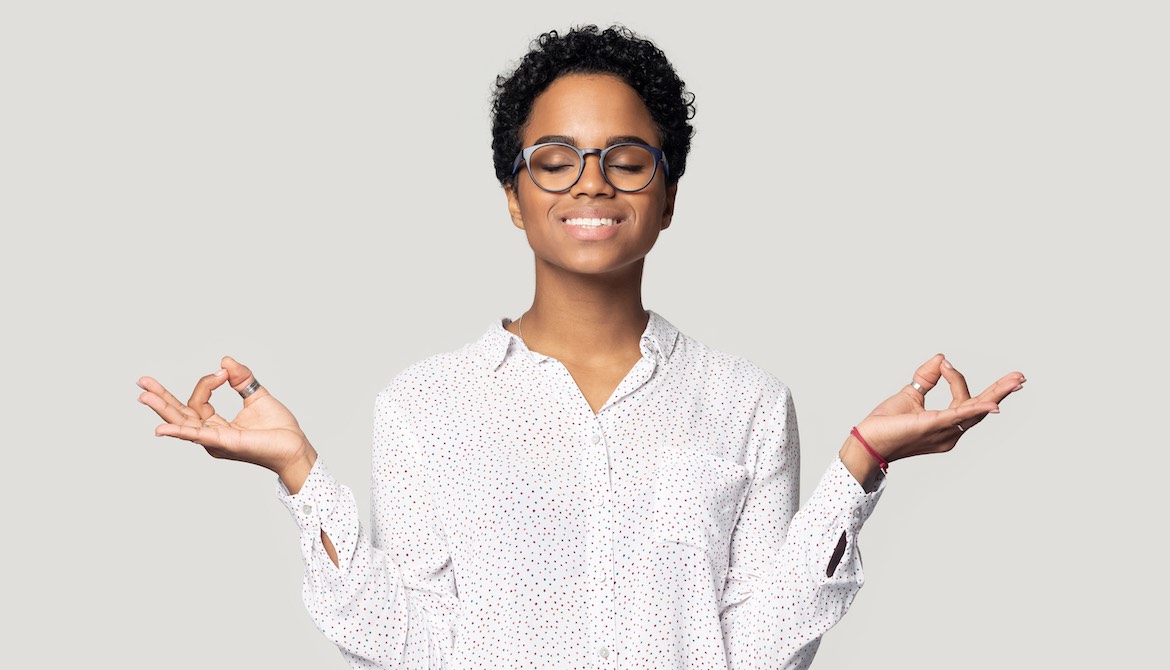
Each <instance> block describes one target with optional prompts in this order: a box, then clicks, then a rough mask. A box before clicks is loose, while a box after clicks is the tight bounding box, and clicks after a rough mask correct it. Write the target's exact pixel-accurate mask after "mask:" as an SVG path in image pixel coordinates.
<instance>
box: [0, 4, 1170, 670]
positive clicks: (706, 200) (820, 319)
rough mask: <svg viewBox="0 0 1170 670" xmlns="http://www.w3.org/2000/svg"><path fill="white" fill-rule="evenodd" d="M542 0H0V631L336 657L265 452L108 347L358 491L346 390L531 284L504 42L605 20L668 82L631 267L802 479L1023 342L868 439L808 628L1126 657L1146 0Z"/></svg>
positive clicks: (1148, 607)
mask: <svg viewBox="0 0 1170 670" xmlns="http://www.w3.org/2000/svg"><path fill="white" fill-rule="evenodd" d="M554 4H558V3H548V2H510V3H506V4H505V3H498V4H492V5H483V6H476V7H462V6H456V5H453V4H449V3H417V4H413V5H412V6H411V8H410V9H405V10H404V9H395V8H392V7H390V6H389V3H323V2H322V3H307V2H257V1H234V2H201V3H162V2H103V3H81V2H74V3H64V2H36V3H32V2H26V3H5V4H4V6H3V9H0V96H2V99H3V102H2V104H0V220H2V221H3V224H4V225H3V230H4V243H3V245H2V250H0V254H3V256H2V260H3V262H2V263H0V272H2V273H3V276H2V277H0V279H2V280H3V281H2V286H3V289H2V290H3V291H4V299H3V304H4V312H5V317H4V323H5V327H4V328H3V337H4V349H3V350H4V352H5V354H6V355H5V359H6V360H5V362H4V368H5V373H6V374H5V377H6V379H5V384H3V387H2V390H0V393H2V394H3V396H2V401H3V402H2V404H0V406H2V407H3V411H4V420H3V424H4V427H5V429H4V433H5V435H4V443H5V447H6V449H5V452H6V453H5V458H4V460H3V463H4V466H5V467H4V474H5V477H4V479H5V482H4V485H3V487H0V495H2V496H3V504H4V508H3V509H4V510H5V516H6V519H7V522H8V527H7V532H6V539H5V540H4V544H3V551H2V552H0V560H2V561H3V563H4V573H3V574H4V576H5V577H6V584H5V586H4V594H3V597H2V598H0V602H2V603H3V604H2V605H0V607H3V610H4V615H5V619H6V621H7V623H6V624H5V637H6V639H7V640H8V641H7V642H5V643H4V645H3V647H4V649H3V651H0V664H3V665H5V666H6V667H18V666H16V665H13V663H14V662H19V663H21V665H20V666H19V667H27V666H37V667H65V666H77V665H88V664H91V663H94V662H96V661H98V660H106V661H109V662H116V663H117V664H118V665H119V666H120V667H128V668H147V667H160V666H165V667H170V668H204V667H233V668H234V667H257V668H276V667H284V668H341V667H343V663H342V661H341V659H340V657H339V655H338V654H337V652H336V650H335V649H334V648H333V647H332V646H331V645H330V643H329V642H328V641H327V640H326V639H325V638H324V637H323V636H321V635H320V634H319V633H318V632H317V631H316V628H315V627H314V626H313V624H312V622H311V620H310V619H309V617H308V614H307V613H306V612H305V611H304V608H303V606H302V605H301V602H300V579H301V571H302V567H301V562H300V555H299V550H298V545H297V536H296V529H295V526H294V525H293V522H292V521H291V520H290V519H289V518H288V516H287V513H286V512H285V511H284V509H283V507H282V506H281V505H280V504H279V503H278V502H277V500H276V498H275V497H274V488H275V477H274V476H273V475H271V474H270V473H268V472H267V471H263V470H260V469H259V468H255V467H252V466H246V465H241V464H237V463H228V462H221V461H216V460H214V459H211V458H209V457H208V456H207V455H206V454H205V453H204V452H203V451H202V450H201V449H200V448H199V447H197V446H193V445H190V444H187V443H182V442H178V441H172V440H167V439H156V438H154V437H153V436H152V430H153V427H154V426H155V424H156V423H157V421H156V419H155V418H154V416H153V414H152V413H151V412H150V411H149V410H148V409H146V408H145V407H142V406H141V405H139V404H138V403H136V402H135V396H136V395H137V393H138V389H137V388H136V387H135V385H134V381H135V379H137V377H138V376H140V375H142V374H151V375H154V376H156V377H157V378H159V379H160V380H162V381H163V382H164V383H165V384H168V385H170V386H171V387H172V388H174V389H175V390H176V391H178V394H179V395H180V396H181V397H184V398H185V397H186V395H187V393H189V389H190V385H191V384H193V383H194V381H195V380H196V379H197V378H198V377H199V376H200V375H203V374H206V373H208V372H211V371H213V370H215V369H216V366H217V362H218V360H219V357H220V356H221V355H223V354H225V353H230V354H233V355H235V356H236V357H237V358H239V359H240V360H242V361H244V362H246V363H248V364H249V365H251V366H252V367H253V368H254V369H255V370H256V371H257V374H258V376H259V378H260V379H261V380H263V382H264V383H265V384H266V386H268V387H269V388H270V389H271V390H272V391H273V392H274V393H275V394H276V395H277V396H278V397H280V398H281V399H282V400H283V401H284V402H285V403H286V404H288V405H289V406H290V407H291V408H292V409H293V410H294V412H295V413H296V414H297V416H298V418H299V419H300V420H301V423H302V425H303V427H304V429H305V430H306V432H307V433H308V435H309V436H310V438H311V439H312V440H313V442H314V444H315V445H316V446H317V448H318V449H319V450H320V451H321V452H322V453H323V454H324V455H325V457H326V458H327V459H328V461H329V462H330V464H331V467H332V469H333V470H334V472H335V474H336V475H337V476H338V477H339V479H341V480H342V481H343V482H346V483H348V484H349V485H351V486H352V487H353V488H354V490H355V492H356V494H357V496H358V499H359V504H360V505H361V508H362V510H363V513H364V514H365V513H368V509H369V506H368V497H369V479H368V477H369V471H368V454H369V439H370V438H369V433H370V420H371V416H372V407H373V397H374V394H375V393H376V392H377V391H378V390H379V389H380V388H381V387H382V386H384V385H385V384H386V383H387V382H389V380H390V379H391V378H392V377H393V376H394V375H395V374H396V373H397V372H398V371H399V370H401V369H402V368H403V367H404V366H406V365H407V364H409V363H411V362H413V361H416V360H418V359H420V358H422V357H424V356H427V355H429V354H432V353H436V352H439V351H445V350H449V349H452V348H455V347H458V346H460V345H461V344H463V343H465V342H467V341H469V340H472V339H474V338H476V337H478V336H479V335H480V333H481V332H482V331H483V329H484V328H485V327H486V326H487V325H488V323H489V322H490V321H491V320H492V319H494V318H498V317H501V316H510V317H513V318H515V317H516V316H518V315H519V313H520V312H521V311H522V310H523V309H524V308H525V307H526V306H527V304H528V301H529V300H530V299H531V291H532V277H531V275H532V260H531V252H530V250H529V249H528V247H527V246H526V244H525V242H524V238H523V236H522V234H521V233H520V231H518V230H516V229H514V228H513V227H512V226H511V223H510V222H509V220H508V217H507V213H506V211H505V207H504V198H503V196H502V194H501V192H500V190H499V187H498V185H497V184H496V183H495V182H494V180H493V176H492V169H491V164H490V150H489V141H490V138H489V133H488V97H489V92H490V85H491V83H492V81H493V78H494V77H495V75H496V74H497V73H499V72H501V71H503V70H505V69H506V68H507V67H508V66H509V64H510V63H511V62H513V60H514V59H516V58H518V57H519V56H520V55H521V54H522V53H523V52H524V50H525V47H526V45H527V43H528V41H529V39H531V38H532V37H534V36H536V35H537V34H539V33H540V32H542V31H544V30H547V29H549V28H561V29H563V28H566V27H568V26H569V25H572V24H575V23H582V22H597V23H602V24H607V23H609V22H612V21H621V22H624V23H626V24H628V25H629V26H631V27H633V28H635V29H636V30H639V31H641V32H643V33H645V34H646V35H648V36H650V37H652V38H653V39H655V40H656V42H657V43H658V44H659V45H660V46H661V47H662V48H663V49H664V50H665V51H666V52H667V54H668V55H669V56H670V57H671V58H672V59H673V61H674V63H675V65H676V66H677V68H678V70H679V71H680V73H681V74H682V76H683V78H684V79H685V80H686V82H687V84H688V85H689V87H690V88H691V90H693V91H694V92H695V93H696V94H697V95H698V107H699V114H698V117H697V119H696V124H697V127H698V135H697V136H696V138H695V141H694V150H693V154H692V156H691V162H690V165H689V169H688V172H687V175H686V176H685V177H684V178H683V180H682V183H681V189H680V194H679V199H678V213H677V215H676V217H675V220H674V224H673V226H672V227H671V228H670V230H668V231H666V233H665V234H664V235H663V237H662V238H661V239H660V242H659V245H658V248H656V249H655V250H654V251H653V252H652V253H651V255H650V257H649V259H648V261H647V281H646V287H645V296H646V305H647V306H648V307H650V308H652V309H655V310H656V311H658V312H660V313H662V314H663V315H664V316H665V317H666V318H668V319H669V320H671V321H672V322H674V323H675V324H676V325H677V326H679V327H680V328H681V329H682V330H684V331H685V332H687V333H689V334H691V335H693V336H695V337H697V338H698V339H700V340H701V341H704V342H706V343H707V344H709V345H711V346H713V347H716V348H718V349H723V350H726V351H731V352H734V353H737V354H741V355H743V356H746V357H748V358H749V359H751V360H753V361H755V362H757V363H759V364H760V365H762V366H763V367H765V368H766V369H768V370H770V371H772V372H774V373H775V374H777V375H778V376H779V377H780V378H781V379H783V380H785V381H786V382H787V383H788V384H789V385H790V386H791V387H792V388H793V390H794V394H795V398H796V401H797V406H798V410H799V414H800V422H801V428H802V435H803V442H804V464H805V469H804V477H803V482H804V486H805V488H804V493H805V495H806V496H807V495H808V493H809V492H810V491H811V490H812V487H813V486H814V485H815V482H816V480H817V479H818V478H819V477H820V475H821V473H822V471H823V470H824V468H825V466H826V465H827V464H828V463H829V461H830V460H831V458H832V457H833V455H834V453H835V451H836V449H837V448H838V446H839V445H840V443H841V441H842V440H843V439H844V437H845V434H846V433H847V431H848V429H849V426H850V425H852V424H853V423H855V422H856V421H857V420H859V419H860V418H861V417H862V416H864V415H865V414H866V412H868V411H869V409H870V408H871V407H872V406H873V405H874V404H876V403H877V402H878V401H880V400H881V399H882V398H884V397H885V396H886V395H888V394H889V393H891V392H893V391H895V390H897V389H898V388H899V387H900V386H901V385H902V384H904V383H905V382H906V381H907V380H908V378H909V375H910V373H911V372H912V371H913V369H914V368H915V366H917V365H918V364H919V363H920V362H921V361H922V360H924V359H925V358H927V357H928V356H930V355H931V354H933V353H935V352H936V351H943V352H945V353H946V354H947V355H948V356H949V357H950V358H951V359H952V360H953V361H954V362H955V363H956V365H957V366H959V367H960V369H961V370H963V371H964V372H966V373H967V376H968V378H969V380H970V381H971V384H972V386H973V387H976V388H978V389H982V388H983V387H984V386H985V385H987V384H989V383H990V382H991V381H993V380H994V379H995V378H996V377H998V376H999V375H1001V374H1003V373H1005V372H1008V371H1009V370H1013V369H1020V370H1022V371H1023V372H1025V373H1026V374H1027V376H1028V377H1029V379H1030V382H1029V384H1028V388H1027V389H1026V390H1025V391H1024V392H1023V393H1021V394H1019V395H1018V396H1016V397H1013V398H1011V399H1010V400H1009V401H1007V402H1005V403H1004V407H1003V414H1002V415H1000V416H996V417H991V418H989V420H987V421H986V422H984V423H983V424H982V425H980V426H979V428H978V429H977V430H976V431H975V432H974V433H972V434H971V435H970V436H969V437H968V438H967V439H964V440H963V444H962V445H961V448H960V449H959V450H957V451H956V452H954V453H951V454H948V455H946V456H938V457H929V458H921V459H915V460H913V461H903V462H899V463H896V464H895V465H894V467H893V470H892V473H891V482H890V486H889V488H888V490H887V492H886V495H885V497H884V499H883V500H882V503H881V505H880V506H879V507H878V509H877V512H876V513H875V515H874V517H873V518H872V520H871V521H870V522H869V524H868V525H867V527H866V529H865V531H864V534H863V535H864V539H863V551H864V554H865V565H866V575H867V585H866V587H865V589H864V590H863V591H862V593H861V595H860V596H859V597H858V599H857V601H856V602H855V604H854V607H853V609H852V611H851V612H850V614H849V615H848V616H847V617H846V618H845V620H844V621H843V622H842V623H841V624H840V625H838V626H837V627H836V628H835V629H833V630H832V631H831V632H830V633H829V634H828V635H827V637H826V639H825V643H824V645H823V647H822V651H821V654H820V657H819V660H818V662H817V664H816V665H817V667H819V668H845V667H859V666H863V665H865V666H873V665H875V664H876V665H877V666H878V667H899V668H907V669H909V668H936V667H939V666H945V667H951V668H983V667H1028V666H1034V665H1039V664H1044V665H1060V666H1064V667H1100V666H1102V665H1111V666H1114V667H1125V666H1127V665H1128V666H1141V665H1145V664H1146V662H1145V661H1144V659H1148V658H1149V657H1150V655H1152V654H1153V653H1154V651H1155V649H1160V647H1161V645H1160V640H1159V638H1158V635H1159V633H1160V630H1159V629H1160V628H1161V626H1159V625H1158V624H1159V623H1164V599H1165V597H1166V595H1167V594H1166V587H1165V580H1164V578H1163V576H1162V568H1160V567H1159V566H1160V565H1161V564H1162V560H1163V558H1164V554H1163V552H1162V551H1161V546H1162V544H1163V543H1164V539H1163V537H1162V535H1163V532H1162V527H1161V525H1160V524H1156V523H1154V520H1155V519H1160V518H1161V517H1162V516H1163V515H1161V514H1158V513H1159V512H1161V510H1162V509H1163V508H1164V506H1165V503H1164V501H1165V499H1166V495H1165V493H1164V490H1165V489H1164V482H1163V479H1164V474H1165V472H1166V469H1167V465H1168V459H1167V457H1166V448H1167V447H1166V443H1167V440H1166V433H1165V431H1166V427H1165V421H1164V419H1163V416H1164V412H1162V411H1160V410H1161V407H1162V403H1161V398H1160V393H1157V392H1156V391H1161V390H1162V383H1161V382H1162V380H1163V378H1164V376H1165V374H1166V371H1167V364H1166V347H1165V340H1166V335H1167V333H1166V330H1165V329H1164V327H1163V326H1161V325H1160V324H1161V321H1162V320H1163V317H1164V316H1165V312H1166V309H1165V293H1166V290H1165V289H1166V286H1167V273H1166V271H1165V270H1164V269H1161V268H1163V267H1165V261H1164V259H1163V255H1164V249H1163V247H1162V245H1161V244H1160V242H1161V240H1162V239H1164V232H1163V229H1164V228H1165V226H1166V224H1167V222H1168V221H1170V216H1168V208H1167V200H1166V185H1167V177H1168V176H1170V175H1168V174H1167V173H1168V167H1167V166H1168V163H1167V155H1168V152H1167V150H1168V149H1170V141H1168V139H1170V138H1168V131H1167V124H1166V119H1167V118H1170V104H1168V96H1167V85H1166V84H1167V81H1168V78H1167V71H1166V70H1167V63H1168V62H1170V54H1168V51H1170V50H1168V48H1167V40H1166V35H1167V32H1168V31H1167V29H1168V27H1170V25H1168V21H1167V11H1166V10H1165V9H1164V7H1165V5H1164V3H1155V2H1148V3H1141V2H1117V1H1114V2H1095V3H1090V2H1034V1H1018V0H1017V1H1014V2H981V3H950V2H904V1H899V2H883V3H864V2H833V3H782V4H775V3H773V6H771V7H770V8H769V9H760V8H758V7H750V8H749V7H748V6H746V5H745V6H739V5H737V4H736V3H732V2H719V3H708V4H705V5H702V6H697V7H696V6H691V7H688V8H684V5H683V4H681V3H678V2H661V3H639V4H637V5H636V6H632V5H630V6H627V5H628V3H624V2H622V3H618V2H600V1H599V2H593V3H589V5H588V6H587V7H576V6H574V7H569V8H566V7H563V6H555V7H554ZM456 164H460V165H462V166H463V167H456V168H452V166H453V165H456ZM943 395H945V392H942V393H939V392H936V393H935V394H932V396H931V398H930V403H929V406H932V407H938V406H942V405H944V404H945V402H943V401H942V398H941V397H940V396H943ZM216 398H217V404H218V405H219V407H220V408H221V411H222V412H224V413H226V414H229V415H231V414H233V413H234V408H235V407H237V406H238V405H237V403H238V400H237V399H236V398H233V397H232V394H231V393H230V392H229V393H222V394H218V395H217V396H216ZM1155 515H1158V516H1155Z"/></svg>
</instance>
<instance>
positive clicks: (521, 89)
mask: <svg viewBox="0 0 1170 670" xmlns="http://www.w3.org/2000/svg"><path fill="white" fill-rule="evenodd" d="M592 73H599V74H612V75H616V76H617V77H620V78H621V79H622V80H623V81H625V82H626V83H627V84H629V85H630V87H631V88H633V89H634V91H636V92H637V93H638V96H639V97H640V98H642V101H643V102H645V103H646V107H647V109H649V110H650V117H651V118H652V119H653V120H654V123H655V125H657V126H658V131H659V134H660V135H661V136H662V151H663V153H665V154H666V161H667V164H668V165H669V166H670V174H669V175H668V176H667V183H668V184H673V183H675V182H677V181H678V179H679V177H681V176H682V175H683V172H684V171H686V167H687V152H688V151H689V150H690V148H691V137H692V136H693V135H694V128H692V127H691V124H690V123H689V121H690V120H691V118H693V117H694V115H695V96H694V94H693V93H691V92H689V91H687V90H686V85H685V84H684V83H683V81H682V80H681V79H679V77H678V74H677V73H676V72H675V71H674V66H672V65H671V64H670V61H668V60H667V59H666V54H664V53H662V50H661V49H659V48H658V47H656V46H654V43H653V42H651V41H650V40H648V39H645V38H643V37H639V36H638V35H637V34H635V33H634V32H633V31H632V30H630V29H629V28H626V27H624V26H619V25H615V26H611V27H609V28H606V29H605V30H601V29H599V28H598V27H597V26H594V25H588V26H578V27H576V28H571V29H570V30H569V32H567V33H565V34H564V35H561V34H559V33H557V32H556V31H555V30H551V31H549V32H547V33H544V34H543V35H541V36H540V37H538V38H537V39H535V40H533V42H532V45H531V48H530V49H529V51H528V53H527V54H525V55H524V58H522V59H521V60H520V64H519V65H517V66H516V69H515V70H513V71H512V72H511V73H510V74H508V75H500V76H499V77H496V88H495V92H494V95H493V96H492V154H493V156H492V159H493V161H494V162H495V166H496V178H497V179H499V180H500V184H502V185H505V186H508V185H511V184H512V180H513V173H512V163H513V162H514V161H515V160H516V156H517V154H519V153H520V149H521V148H522V146H521V142H520V131H521V130H522V129H523V128H524V124H525V123H527V121H528V115H529V114H530V113H531V112H532V104H533V102H534V101H535V100H536V98H537V96H539V95H540V94H541V93H543V92H544V90H545V89H547V88H548V87H549V85H550V84H552V83H553V82H554V81H555V80H556V79H557V78H558V77H561V76H563V75H566V74H592Z"/></svg>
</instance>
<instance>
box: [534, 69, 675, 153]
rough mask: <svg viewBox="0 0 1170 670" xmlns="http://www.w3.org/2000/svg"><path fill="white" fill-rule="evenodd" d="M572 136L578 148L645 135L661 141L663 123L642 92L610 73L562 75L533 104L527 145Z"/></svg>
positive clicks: (653, 141) (650, 140) (655, 141)
mask: <svg viewBox="0 0 1170 670" xmlns="http://www.w3.org/2000/svg"><path fill="white" fill-rule="evenodd" d="M549 135H559V136H565V137H571V138H573V139H574V140H575V143H576V144H577V146H579V147H604V146H605V141H606V139H607V138H610V137H627V136H633V137H643V138H645V139H646V140H647V141H649V142H650V143H652V144H655V145H660V144H661V138H660V137H659V134H658V127H657V126H656V125H655V124H654V119H653V118H652V117H651V116H650V110H649V109H647V108H646V103H644V102H642V98H640V97H639V96H638V93H637V91H635V90H634V89H633V88H631V87H630V85H629V84H627V83H626V82H624V81H622V80H621V79H620V78H619V77H616V76H614V75H608V74H570V75H565V76H563V77H560V78H558V79H557V80H556V81H554V82H553V83H552V84H550V85H549V87H548V88H547V89H545V91H544V92H543V93H541V94H540V95H539V96H537V98H536V100H535V101H533V103H532V112H531V113H530V114H529V115H528V121H527V123H525V124H524V130H523V132H522V133H521V136H522V140H523V142H524V144H526V145H528V144H534V143H535V142H536V140H537V139H538V138H541V137H545V136H549Z"/></svg>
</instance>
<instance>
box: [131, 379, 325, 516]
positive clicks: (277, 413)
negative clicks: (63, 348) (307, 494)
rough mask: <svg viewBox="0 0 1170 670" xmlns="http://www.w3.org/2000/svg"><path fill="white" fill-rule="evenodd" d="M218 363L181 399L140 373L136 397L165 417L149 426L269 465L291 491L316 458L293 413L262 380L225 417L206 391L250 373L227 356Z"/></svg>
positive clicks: (239, 386)
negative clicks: (229, 417)
mask: <svg viewBox="0 0 1170 670" xmlns="http://www.w3.org/2000/svg"><path fill="white" fill-rule="evenodd" d="M220 365H221V366H222V368H221V369H220V370H218V371H217V372H214V373H212V374H209V375H207V376H205V377H203V378H202V379H200V380H199V382H198V383H196V384H195V390H194V391H192V392H191V399H190V400H188V401H187V404H186V405H184V404H182V403H180V402H179V401H178V399H177V398H175V396H173V395H171V394H170V392H168V391H167V390H166V389H165V388H164V387H163V385H162V384H160V383H159V382H158V381H157V380H155V379H154V378H152V377H142V378H141V379H139V380H138V386H140V387H141V388H142V389H143V392H142V393H141V394H140V395H139V396H138V401H139V402H141V403H142V404H144V405H146V406H147V407H149V408H151V409H152V410H154V411H155V413H156V414H158V415H159V417H161V418H162V420H163V421H165V423H163V424H161V425H159V426H158V427H157V428H155V429H154V434H155V435H159V436H168V437H177V438H180V439H183V440H187V441H189V442H194V443H196V444H198V445H200V446H202V447H203V448H204V449H205V450H207V453H209V454H211V455H212V456H214V457H215V458H227V459H231V460H234V461H244V462H246V463H254V464H256V465H259V466H262V467H265V468H268V469H269V470H272V471H273V472H275V473H276V474H277V475H279V476H280V478H281V479H282V480H283V481H284V483H285V486H287V487H288V488H289V490H290V491H291V492H293V493H295V492H296V491H297V490H299V489H300V487H301V485H302V484H303V483H304V481H305V478H306V477H308V475H309V470H311V469H312V467H313V462H314V461H315V460H316V458H317V452H316V450H314V449H313V446H312V445H311V444H309V440H308V438H306V437H305V434H304V433H303V432H302V431H301V427H300V425H298V424H297V420H296V418H295V417H294V416H293V415H292V412H289V411H288V408H286V407H285V406H284V405H283V404H281V403H280V401H278V400H277V399H276V398H274V397H272V394H270V393H269V392H268V391H267V389H265V388H264V387H263V386H261V387H260V388H258V389H256V390H255V391H254V392H253V393H252V394H251V395H249V396H248V397H247V398H244V407H243V409H241V410H240V412H239V414H236V416H235V418H234V419H232V420H231V421H228V420H227V419H224V418H223V417H222V416H220V415H219V414H218V413H216V411H215V408H214V407H212V406H211V403H210V402H209V400H211V392H212V391H214V390H215V389H217V388H219V387H220V386H222V385H223V384H224V383H225V382H226V383H228V384H229V385H230V386H231V387H232V388H233V389H235V390H236V391H237V392H239V391H242V390H244V389H245V388H247V387H248V385H249V384H251V383H252V381H253V380H254V379H255V378H254V377H253V376H252V371H251V370H249V369H248V368H247V366H245V365H242V364H240V363H238V362H237V361H236V360H235V359H233V358H231V357H230V356H224V358H223V360H222V361H221V362H220Z"/></svg>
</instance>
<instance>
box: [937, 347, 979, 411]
mask: <svg viewBox="0 0 1170 670" xmlns="http://www.w3.org/2000/svg"><path fill="white" fill-rule="evenodd" d="M940 370H941V371H942V376H943V378H944V379H946V380H947V384H949V385H950V387H951V407H958V406H959V405H961V404H963V403H965V402H967V401H968V400H970V399H971V391H970V389H968V388H967V379H966V377H964V376H963V373H961V372H959V371H958V370H956V369H955V366H953V365H951V362H950V361H948V360H947V359H945V358H944V359H943V361H942V365H941V368H940Z"/></svg>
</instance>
